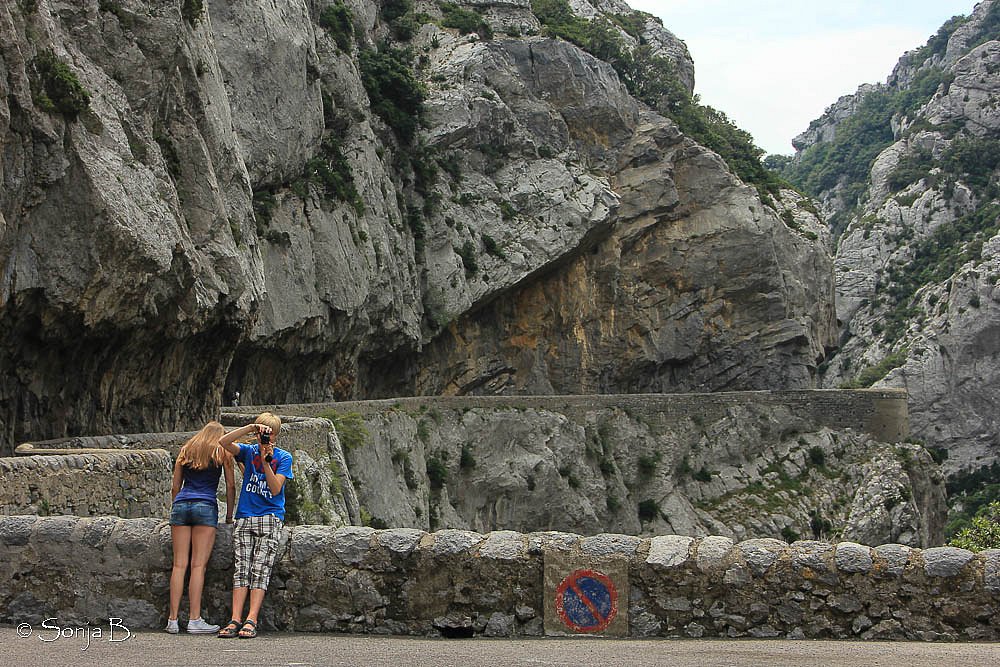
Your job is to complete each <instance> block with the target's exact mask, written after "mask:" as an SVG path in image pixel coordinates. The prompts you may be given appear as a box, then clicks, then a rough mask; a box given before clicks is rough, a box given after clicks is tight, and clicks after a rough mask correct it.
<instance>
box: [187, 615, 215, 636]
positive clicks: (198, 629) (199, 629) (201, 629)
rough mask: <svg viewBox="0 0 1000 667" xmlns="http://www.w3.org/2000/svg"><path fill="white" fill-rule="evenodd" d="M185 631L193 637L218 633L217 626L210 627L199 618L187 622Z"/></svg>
mask: <svg viewBox="0 0 1000 667" xmlns="http://www.w3.org/2000/svg"><path fill="white" fill-rule="evenodd" d="M187 631H188V632H190V633H192V634H195V635H207V634H211V633H213V632H218V631H219V626H217V625H210V624H209V623H206V622H205V621H203V620H202V619H200V618H192V619H191V620H190V621H188V626H187Z"/></svg>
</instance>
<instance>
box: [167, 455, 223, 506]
mask: <svg viewBox="0 0 1000 667" xmlns="http://www.w3.org/2000/svg"><path fill="white" fill-rule="evenodd" d="M221 476H222V466H217V465H215V464H214V463H211V464H209V466H208V467H207V468H205V469H203V470H195V469H194V468H191V467H188V466H186V465H185V466H181V477H182V479H183V480H184V486H183V487H182V488H181V490H180V491H178V492H177V495H176V496H174V502H175V503H176V502H180V501H182V500H204V501H208V502H213V503H214V502H215V491H216V489H218V488H219V477H221Z"/></svg>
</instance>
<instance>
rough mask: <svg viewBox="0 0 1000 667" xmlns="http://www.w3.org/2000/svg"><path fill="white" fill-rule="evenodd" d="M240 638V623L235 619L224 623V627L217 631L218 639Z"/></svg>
mask: <svg viewBox="0 0 1000 667" xmlns="http://www.w3.org/2000/svg"><path fill="white" fill-rule="evenodd" d="M239 636H240V622H239V621H237V620H236V619H235V618H234V619H232V620H231V621H229V622H228V623H226V627H224V628H222V629H221V630H219V638H220V639H232V638H233V637H239Z"/></svg>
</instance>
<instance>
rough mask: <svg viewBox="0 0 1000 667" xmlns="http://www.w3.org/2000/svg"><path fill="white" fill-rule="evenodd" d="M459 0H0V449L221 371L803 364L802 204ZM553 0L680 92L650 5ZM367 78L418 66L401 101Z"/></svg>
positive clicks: (634, 372)
mask: <svg viewBox="0 0 1000 667" xmlns="http://www.w3.org/2000/svg"><path fill="white" fill-rule="evenodd" d="M462 6H463V7H464V8H466V9H469V8H478V9H480V10H481V11H482V19H481V20H482V21H483V24H482V25H481V26H480V29H479V32H481V33H482V34H483V35H484V37H480V36H479V34H478V33H471V34H463V33H462V31H461V30H459V29H456V28H449V27H444V24H445V23H448V21H449V20H448V19H447V18H446V17H445V16H444V14H443V13H442V9H441V8H440V7H439V6H438V5H437V4H436V3H422V2H421V3H417V4H416V5H415V6H414V8H413V12H412V13H411V14H408V15H407V17H404V18H406V19H407V20H411V19H412V21H413V23H412V27H413V28H414V29H413V30H412V32H410V33H408V34H404V32H405V31H404V30H403V28H405V27H406V25H411V24H409V23H406V24H405V25H403V24H401V23H400V22H399V20H397V19H398V18H399V17H396V18H393V17H388V18H387V17H386V16H385V15H384V11H383V12H380V10H379V5H378V4H377V3H375V2H371V1H370V0H350V2H346V3H341V2H339V1H338V2H331V1H329V0H291V1H290V2H284V3H279V5H275V4H274V3H271V2H263V1H258V0H252V1H250V2H241V3H238V4H233V3H229V2H223V1H222V0H210V1H209V2H206V3H204V4H203V3H186V2H181V0H155V1H154V2H139V1H138V0H116V1H115V2H111V3H108V2H98V0H86V1H82V2H81V1H77V0H73V1H72V2H70V1H68V0H38V1H37V2H8V3H4V4H3V6H2V7H0V151H2V155H3V159H2V160H0V170H2V173H0V180H2V182H3V187H2V188H0V262H2V266H0V269H2V271H0V275H2V276H3V283H2V288H0V323H2V324H3V326H2V327H0V368H3V369H4V370H5V371H6V372H4V373H2V374H0V451H2V452H5V453H8V454H9V453H10V452H11V451H12V448H13V445H14V444H15V443H16V442H21V441H24V440H28V439H46V438H54V437H63V436H75V435H81V434H109V433H130V432H148V431H174V430H183V429H191V428H195V427H196V426H197V425H199V423H204V421H207V420H208V419H210V418H211V417H212V416H213V415H214V414H216V413H217V410H218V407H219V405H220V404H221V403H222V402H223V399H224V398H225V399H226V400H227V401H228V398H229V396H231V395H232V394H233V393H234V392H236V391H240V392H241V393H242V394H243V397H244V402H255V403H265V402H273V403H289V402H303V401H320V400H331V399H346V398H358V399H360V398H371V397H381V396H389V395H405V394H415V393H428V394H431V393H446V394H489V393H525V394H527V393H575V392H600V393H614V392H647V391H648V392H664V391H709V390H745V389H771V388H784V389H799V388H809V387H811V386H813V385H814V384H815V382H816V379H817V367H818V364H819V362H820V361H821V359H822V357H823V355H824V351H825V350H826V349H827V348H829V347H830V346H831V345H833V344H834V343H835V326H834V324H835V323H834V308H833V278H832V270H831V268H832V267H831V263H830V259H829V254H828V251H827V248H826V246H825V239H826V232H825V231H824V229H823V226H822V224H821V223H820V222H819V220H818V219H817V218H816V217H815V216H814V215H813V214H812V213H810V212H809V210H808V207H807V206H806V207H804V206H800V204H801V200H800V199H799V198H798V197H797V196H796V195H794V193H792V192H791V191H785V192H782V193H777V198H776V199H774V198H771V196H770V195H769V196H768V198H767V202H766V203H765V202H762V200H761V198H760V196H759V193H758V191H757V190H756V189H755V188H753V187H750V186H747V185H745V184H743V183H742V182H741V181H740V180H739V179H738V178H736V177H735V176H734V175H733V174H732V172H731V171H730V170H729V168H728V167H727V165H726V163H725V162H723V160H721V159H720V158H719V156H718V155H716V154H715V153H713V152H712V151H710V150H708V149H706V148H704V147H703V146H700V145H699V144H697V143H696V142H695V141H694V140H692V139H691V138H690V137H688V136H685V135H684V134H682V133H681V132H680V131H679V130H678V128H677V126H676V125H675V124H674V123H673V122H672V121H670V120H668V119H666V118H665V117H663V116H661V115H659V114H658V113H657V112H656V111H655V110H654V109H652V108H650V107H648V106H646V105H645V104H643V103H641V102H639V101H637V100H636V99H635V98H633V97H632V96H631V95H630V94H629V92H628V89H627V87H626V85H625V83H623V81H622V80H621V78H620V77H619V75H618V74H617V73H616V71H615V70H614V69H613V68H612V67H611V66H610V65H609V64H607V63H606V62H603V61H601V60H599V59H598V58H596V57H594V56H592V55H591V54H589V53H586V52H584V51H583V50H581V49H580V48H578V47H577V46H574V45H573V44H571V43H569V42H566V41H562V40H559V39H553V38H547V37H544V36H542V35H541V34H538V33H539V31H540V22H539V19H538V18H537V17H536V16H535V15H534V14H533V13H532V11H531V9H530V6H529V3H527V2H524V1H522V0H496V1H494V2H486V3H483V2H475V3H468V4H467V5H462ZM572 7H573V12H574V14H573V15H574V16H577V17H583V18H584V19H586V20H599V21H603V22H606V23H608V25H610V26H612V27H610V28H608V30H613V32H614V34H615V35H617V39H619V40H620V43H621V44H622V45H623V48H629V49H635V48H639V45H640V42H643V43H644V44H645V47H646V48H647V50H645V51H643V53H646V54H648V55H649V57H651V58H659V59H660V60H655V62H657V63H660V65H659V66H661V67H662V68H663V72H667V71H669V72H671V74H670V76H671V77H674V79H672V80H674V81H676V82H677V84H678V86H679V87H678V88H677V91H679V94H681V93H682V94H683V95H688V96H689V95H690V90H691V87H692V86H693V76H694V75H693V66H692V64H691V60H690V56H689V55H688V54H687V50H686V48H685V47H684V45H683V43H682V42H680V41H679V40H678V39H677V38H676V37H674V36H673V35H672V34H671V33H670V32H669V31H667V30H665V29H664V28H663V27H662V26H661V25H660V24H659V23H658V22H657V21H656V20H654V19H653V18H652V17H650V16H649V15H645V14H642V13H637V12H633V11H632V10H631V9H630V8H629V7H628V6H627V5H625V4H623V3H621V2H617V0H601V1H600V2H593V3H590V2H575V1H574V2H573V3H572ZM344 9H346V10H347V14H346V15H347V16H348V17H349V21H348V23H347V24H338V25H340V27H339V28H338V29H336V30H335V29H334V28H333V27H331V26H333V25H334V23H331V19H330V14H329V13H328V10H333V11H342V10H344ZM324 17H325V18H324ZM418 18H419V20H417V19H418ZM615 21H617V23H616V22H615ZM404 23H405V22H404ZM602 25H603V23H602ZM622 25H624V26H626V27H627V28H628V29H626V28H623V27H621V26H622ZM483 26H485V27H483ZM487 28H488V30H487ZM490 35H492V37H491V36H490ZM386 38H388V39H389V41H388V42H386V41H385V40H386ZM397 46H408V47H412V53H413V56H414V59H413V60H412V61H407V60H406V58H405V57H404V56H403V55H401V53H402V52H401V51H398V50H396V48H395V47H397ZM264 54H266V57H265V55H264ZM392 76H398V77H399V78H398V79H396V81H404V82H405V81H412V82H414V85H415V84H416V83H419V84H421V85H423V86H425V87H426V91H427V92H426V102H425V103H424V104H423V112H422V114H421V115H420V118H421V122H420V124H419V125H418V124H416V123H415V122H414V120H415V118H416V115H417V114H416V113H415V108H410V107H407V109H406V112H405V113H402V114H401V115H398V116H396V117H393V116H391V114H389V113H387V111H386V109H387V108H388V107H386V104H387V101H386V99H387V98H386V95H390V94H392V93H399V92H400V90H403V89H405V86H400V85H397V86H389V87H385V86H383V85H382V84H380V83H379V82H380V81H383V82H384V80H385V78H386V77H389V78H391V77H392ZM407 77H411V78H407ZM407 90H410V89H407ZM412 90H413V91H417V90H419V88H417V87H414V88H412ZM414 95H417V93H414ZM397 101H398V100H397ZM403 102H413V100H412V99H411V100H403ZM386 118H390V119H393V118H395V120H394V121H393V122H389V121H387V120H386ZM406 119H410V120H409V121H407V120H406Z"/></svg>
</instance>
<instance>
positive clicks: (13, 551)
mask: <svg viewBox="0 0 1000 667" xmlns="http://www.w3.org/2000/svg"><path fill="white" fill-rule="evenodd" d="M231 550H232V540H231V533H230V531H229V527H227V526H223V527H221V528H220V531H219V535H218V539H217V540H216V546H215V550H214V551H213V554H212V559H211V561H210V563H209V575H208V580H207V584H206V590H205V598H204V600H205V612H204V613H205V615H206V616H207V617H208V618H210V619H213V620H223V619H225V618H227V613H228V610H227V608H226V606H227V604H228V599H229V592H228V590H229V582H230V576H231V569H232V555H231V554H232V551H231ZM567 560H570V561H575V562H577V563H579V564H582V565H587V564H591V565H599V564H602V563H604V564H612V565H616V566H617V567H618V568H619V569H621V571H622V572H623V573H624V576H625V577H627V584H626V590H623V591H621V592H620V598H621V600H622V604H621V607H620V610H619V613H620V614H621V615H622V616H623V617H624V618H626V620H627V624H626V625H625V626H624V627H625V628H626V632H627V634H628V635H629V636H632V637H654V636H656V637H675V636H676V637H702V636H706V637H707V636H722V637H744V636H746V637H788V638H806V637H808V638H861V639H918V640H953V639H960V640H992V641H996V640H997V639H1000V617H998V616H997V614H996V613H995V609H996V607H997V605H998V604H1000V551H987V552H983V553H979V554H973V553H971V552H968V551H965V550H962V549H955V548H950V547H942V548H934V549H927V550H923V551H921V550H918V549H910V548H907V547H903V546H901V545H883V546H879V547H876V548H869V547H865V546H862V545H859V544H855V543H848V542H842V543H839V544H831V543H824V542H796V543H794V544H792V545H788V544H786V543H784V542H780V541H777V540H750V541H746V542H741V543H734V542H732V541H731V540H729V539H727V538H722V537H705V538H698V539H693V538H689V537H681V536H676V535H669V536H660V537H654V538H651V539H641V538H637V537H629V536H624V535H607V534H604V535H598V536H595V537H589V538H583V537H579V536H577V535H572V534H567V533H552V532H548V533H533V534H519V533H513V532H493V533H489V534H479V533H472V532H466V531H456V530H445V531H439V532H437V533H424V532H422V531H418V530H414V529H394V530H384V531H376V530H373V529H371V528H361V527H347V528H339V529H335V528H332V527H329V526H297V527H293V528H290V529H288V530H287V531H286V534H285V539H284V540H283V543H282V547H281V551H280V554H279V557H278V562H277V565H276V569H275V573H274V577H273V578H272V580H271V581H272V584H271V589H270V591H269V592H268V596H267V599H266V601H265V604H264V610H263V616H262V621H263V626H264V627H265V628H278V629H282V630H301V631H330V632H361V633H379V634H383V633H396V634H416V635H429V636H438V635H445V636H472V635H485V636H496V637H501V636H535V635H542V634H545V633H546V628H549V627H551V626H550V620H551V619H550V618H549V617H548V616H546V615H545V607H546V605H547V604H549V603H550V602H551V601H550V600H549V599H548V598H550V597H551V588H550V585H549V582H548V580H549V576H548V572H547V571H548V569H549V566H550V564H551V563H552V562H563V561H567ZM169 568H170V533H169V527H168V526H167V525H166V524H165V523H164V522H162V521H157V520H155V519H132V520H126V519H116V518H111V517H97V518H76V517H46V518H39V517H34V516H16V517H3V518H0V623H21V622H27V623H37V622H39V621H41V620H42V619H44V618H49V617H55V618H58V619H60V621H61V622H62V623H63V624H77V623H86V622H88V621H89V622H97V621H99V620H101V619H104V620H106V619H107V618H108V617H109V616H115V617H121V618H123V619H124V622H125V624H126V625H128V626H129V627H130V628H142V627H150V628H155V627H159V626H160V625H161V624H162V623H163V622H164V620H165V615H164V610H165V609H166V603H167V587H168V574H169ZM626 600H627V602H625V601H626Z"/></svg>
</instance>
